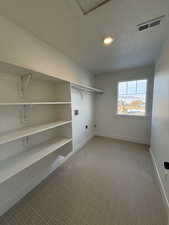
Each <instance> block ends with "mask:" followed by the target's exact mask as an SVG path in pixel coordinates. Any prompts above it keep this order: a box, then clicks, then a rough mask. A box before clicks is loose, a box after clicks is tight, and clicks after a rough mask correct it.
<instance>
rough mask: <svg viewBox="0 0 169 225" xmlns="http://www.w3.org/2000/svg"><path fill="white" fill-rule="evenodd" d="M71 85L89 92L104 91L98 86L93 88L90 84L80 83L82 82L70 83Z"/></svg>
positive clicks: (101, 92)
mask: <svg viewBox="0 0 169 225" xmlns="http://www.w3.org/2000/svg"><path fill="white" fill-rule="evenodd" d="M71 85H72V87H74V88H77V89H80V90H87V91H89V92H96V93H99V94H103V93H104V91H103V90H101V89H98V88H94V87H90V86H86V85H82V84H77V83H71Z"/></svg>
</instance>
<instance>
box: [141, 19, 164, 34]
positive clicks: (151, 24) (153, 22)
mask: <svg viewBox="0 0 169 225" xmlns="http://www.w3.org/2000/svg"><path fill="white" fill-rule="evenodd" d="M164 17H165V15H162V16H160V17H158V18H154V19H151V20H147V21H145V22H143V23H140V24H138V25H137V27H138V30H139V31H143V30H146V29H149V28H151V27H155V26H158V25H160V23H161V20H162V18H164Z"/></svg>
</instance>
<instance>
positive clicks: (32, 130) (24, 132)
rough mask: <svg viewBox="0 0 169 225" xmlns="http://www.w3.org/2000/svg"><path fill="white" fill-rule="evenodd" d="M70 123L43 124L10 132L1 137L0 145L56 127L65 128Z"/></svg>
mask: <svg viewBox="0 0 169 225" xmlns="http://www.w3.org/2000/svg"><path fill="white" fill-rule="evenodd" d="M68 123H71V121H57V122H52V123H47V124H41V125H36V126H31V127H25V128H19V129H16V130H13V131H8V132H5V133H4V134H1V135H0V144H5V143H8V142H11V141H15V140H17V139H20V138H23V137H27V136H30V135H33V134H37V133H40V132H43V131H46V130H49V129H53V128H55V127H59V126H63V125H65V124H68Z"/></svg>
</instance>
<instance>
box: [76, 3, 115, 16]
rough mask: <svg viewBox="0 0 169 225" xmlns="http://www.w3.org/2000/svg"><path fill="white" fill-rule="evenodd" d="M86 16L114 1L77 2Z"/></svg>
mask: <svg viewBox="0 0 169 225" xmlns="http://www.w3.org/2000/svg"><path fill="white" fill-rule="evenodd" d="M75 1H76V2H77V4H78V6H79V7H80V9H81V11H82V12H83V14H84V15H86V14H88V13H90V12H92V11H94V10H95V9H97V8H99V7H101V6H103V5H104V4H106V3H107V2H110V1H112V0H75Z"/></svg>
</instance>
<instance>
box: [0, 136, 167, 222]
mask: <svg viewBox="0 0 169 225" xmlns="http://www.w3.org/2000/svg"><path fill="white" fill-rule="evenodd" d="M0 224H1V225H167V216H166V214H165V209H164V205H163V202H162V197H161V194H160V190H159V188H158V185H157V181H156V178H155V174H154V171H153V166H152V163H151V159H150V154H149V152H148V150H147V149H146V146H144V145H141V144H135V143H130V142H125V141H118V140H112V139H109V138H100V137H95V138H93V139H92V140H91V141H90V142H89V143H88V144H87V145H86V146H85V147H84V148H83V149H82V150H81V151H79V152H77V153H76V154H74V155H73V156H72V157H71V158H70V159H69V160H68V161H67V162H65V163H64V164H63V165H62V166H61V167H60V168H58V169H57V170H56V171H55V172H54V173H52V175H51V176H49V177H48V178H47V179H46V180H45V181H43V182H42V183H41V184H40V185H38V186H37V187H36V188H35V189H34V190H33V191H31V192H30V193H29V194H27V195H26V196H25V198H23V199H22V200H21V201H20V202H19V203H17V204H16V205H15V206H14V207H13V208H11V209H10V210H9V211H8V212H7V213H5V214H4V215H3V216H2V217H1V218H0Z"/></svg>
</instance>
